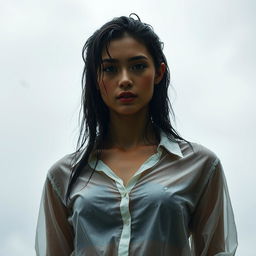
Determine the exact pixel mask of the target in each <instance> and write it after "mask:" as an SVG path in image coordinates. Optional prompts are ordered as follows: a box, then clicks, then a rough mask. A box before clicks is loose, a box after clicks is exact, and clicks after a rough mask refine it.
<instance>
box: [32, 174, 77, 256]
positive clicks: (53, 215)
mask: <svg viewBox="0 0 256 256" xmlns="http://www.w3.org/2000/svg"><path fill="white" fill-rule="evenodd" d="M73 238H74V233H73V228H72V226H71V225H70V224H69V222H68V209H67V208H66V207H65V206H64V205H63V203H62V202H61V200H60V198H59V197H58V195H57V193H56V191H55V190H54V189H53V187H52V184H51V182H50V180H49V178H47V179H46V182H45V184H44V189H43V194H42V198H41V204H40V209H39V217H38V222H37V229H36V241H35V249H36V255H37V256H46V255H47V256H56V255H62V256H65V255H70V254H71V253H72V251H73Z"/></svg>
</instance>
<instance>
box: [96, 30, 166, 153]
mask: <svg viewBox="0 0 256 256" xmlns="http://www.w3.org/2000/svg"><path fill="white" fill-rule="evenodd" d="M108 52H109V54H110V56H109V55H108V54H107V52H106V50H105V49H104V51H103V52H102V59H103V72H102V73H101V74H100V76H99V78H98V81H99V82H98V84H99V88H98V89H99V90H100V94H101V97H102V99H103V101H104V102H105V104H106V105H107V106H108V108H109V112H110V124H109V133H108V138H107V140H106V146H107V147H108V148H118V149H119V150H122V151H127V150H135V149H136V148H138V147H139V146H144V145H145V141H143V133H144V130H145V126H146V122H147V120H148V104H149V102H150V100H151V98H152V96H153V90H154V86H157V84H158V83H159V82H160V81H161V79H162V77H163V74H164V72H165V64H164V63H161V65H160V67H159V68H158V69H157V70H156V69H155V66H154V62H153V59H152V56H151V55H150V53H149V52H148V50H147V49H146V47H145V46H144V45H143V44H142V43H140V42H138V41H137V40H135V39H134V38H132V37H130V36H129V35H125V36H124V37H122V38H121V39H117V40H113V41H111V42H110V45H109V48H108ZM138 56H140V57H138ZM134 57H138V58H139V59H137V60H134V59H131V58H134ZM113 59H114V61H113ZM126 91H129V92H132V93H134V94H136V95H137V97H136V98H135V99H134V100H133V101H132V102H129V103H128V102H126V103H123V102H121V101H120V100H118V99H117V98H116V97H117V96H118V95H119V94H120V93H121V92H126ZM149 134H150V136H151V137H152V138H154V134H153V133H152V132H151V131H150V132H149Z"/></svg>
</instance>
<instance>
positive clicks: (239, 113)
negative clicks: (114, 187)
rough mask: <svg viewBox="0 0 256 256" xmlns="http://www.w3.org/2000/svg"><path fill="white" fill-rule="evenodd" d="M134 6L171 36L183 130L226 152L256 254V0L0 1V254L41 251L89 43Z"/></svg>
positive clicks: (243, 250) (73, 128)
mask: <svg viewBox="0 0 256 256" xmlns="http://www.w3.org/2000/svg"><path fill="white" fill-rule="evenodd" d="M131 12H136V13H137V14H138V15H139V16H140V18H141V20H142V21H143V22H146V23H149V24H151V25H152V26H153V27H154V30H155V32H156V33H157V34H158V35H159V36H160V38H161V40H162V41H163V42H164V44H165V48H164V52H165V54H166V57H167V59H168V63H169V66H170V70H171V77H172V86H173V88H174V89H172V90H170V98H171V102H172V103H173V108H174V110H175V113H176V116H177V126H176V127H177V129H178V131H179V132H180V134H181V135H182V136H183V137H185V138H186V139H188V140H191V141H194V142H197V143H201V144H203V145H204V146H206V147H208V148H210V149H211V150H213V151H214V152H215V153H216V154H217V155H218V156H219V157H220V159H221V161H222V164H223V166H224V170H225V175H226V178H227V183H228V186H229V192H230V196H231V200H232V205H233V209H234V213H235V219H236V223H237V229H238V235H239V247H238V251H237V255H242V256H253V255H255V252H253V251H255V249H253V248H254V244H255V243H256V235H255V229H256V221H255V216H256V210H255V209H256V197H255V194H256V191H255V190H256V189H255V187H256V186H255V180H256V174H255V173H256V168H255V163H254V159H255V148H256V137H255V134H254V132H255V130H256V117H255V116H256V115H255V106H256V103H255V96H256V86H255V85H256V83H255V82H256V78H255V73H256V51H255V45H256V34H255V31H256V26H255V25H256V15H255V13H256V1H255V0H214V1H212V0H200V1H199V0H198V1H196V0H187V1H185V0H173V1H172V0H168V1H167V0H166V1H160V0H159V1H156V0H153V1H149V0H141V1H138V0H137V1H133V0H130V1H119V0H118V1H111V0H110V1H97V0H94V1H87V0H73V1H71V0H69V1H68V0H51V1H50V0H42V1H39V0H23V1H20V0H8V1H7V0H6V1H2V0H1V2H0V38H1V39H0V51H1V58H0V73H1V75H0V86H1V91H0V107H1V112H0V118H1V126H0V142H1V144H0V150H1V154H0V157H1V159H0V165H1V168H0V171H1V180H0V189H1V191H0V200H1V210H0V214H1V218H0V227H1V231H0V255H1V256H2V255H3V256H5V255H8V256H28V255H34V236H35V227H36V221H37V214H38V208H39V202H40V198H41V193H42V187H43V183H44V181H45V178H46V173H47V171H48V169H49V168H50V166H51V165H52V164H53V163H54V162H56V161H57V160H58V159H59V158H61V157H62V156H63V155H65V154H67V153H70V152H73V151H74V149H75V145H76V139H77V132H78V123H77V122H78V112H79V103H80V94H81V85H80V79H81V73H82V68H83V62H82V58H81V50H82V47H83V44H84V42H85V41H86V39H87V38H88V37H89V36H90V35H91V34H92V33H93V32H94V31H95V30H96V29H97V28H99V27H100V26H101V25H102V24H104V23H105V22H107V21H109V20H110V19H112V18H113V17H116V16H121V15H126V16H127V15H129V14H130V13H131Z"/></svg>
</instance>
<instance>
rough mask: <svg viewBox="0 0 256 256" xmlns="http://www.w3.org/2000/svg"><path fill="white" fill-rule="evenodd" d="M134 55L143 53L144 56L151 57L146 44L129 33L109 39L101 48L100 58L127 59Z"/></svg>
mask: <svg viewBox="0 0 256 256" xmlns="http://www.w3.org/2000/svg"><path fill="white" fill-rule="evenodd" d="M136 55H141V56H143V55H144V56H145V57H148V58H150V59H152V57H151V55H150V53H149V52H148V50H147V48H146V46H145V45H144V44H143V43H142V42H140V41H138V40H137V39H135V38H133V37H131V36H129V35H126V36H123V37H122V38H118V39H114V40H111V41H110V42H109V44H108V45H107V46H105V47H104V48H103V51H102V59H106V58H114V59H119V58H120V59H124V58H127V59H129V58H131V57H133V56H136Z"/></svg>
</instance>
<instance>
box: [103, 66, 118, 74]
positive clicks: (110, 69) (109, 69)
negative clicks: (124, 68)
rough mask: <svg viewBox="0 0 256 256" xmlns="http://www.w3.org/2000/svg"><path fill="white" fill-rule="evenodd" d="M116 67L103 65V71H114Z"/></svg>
mask: <svg viewBox="0 0 256 256" xmlns="http://www.w3.org/2000/svg"><path fill="white" fill-rule="evenodd" d="M116 71H117V69H116V67H114V66H108V67H103V72H107V73H112V72H116Z"/></svg>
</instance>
